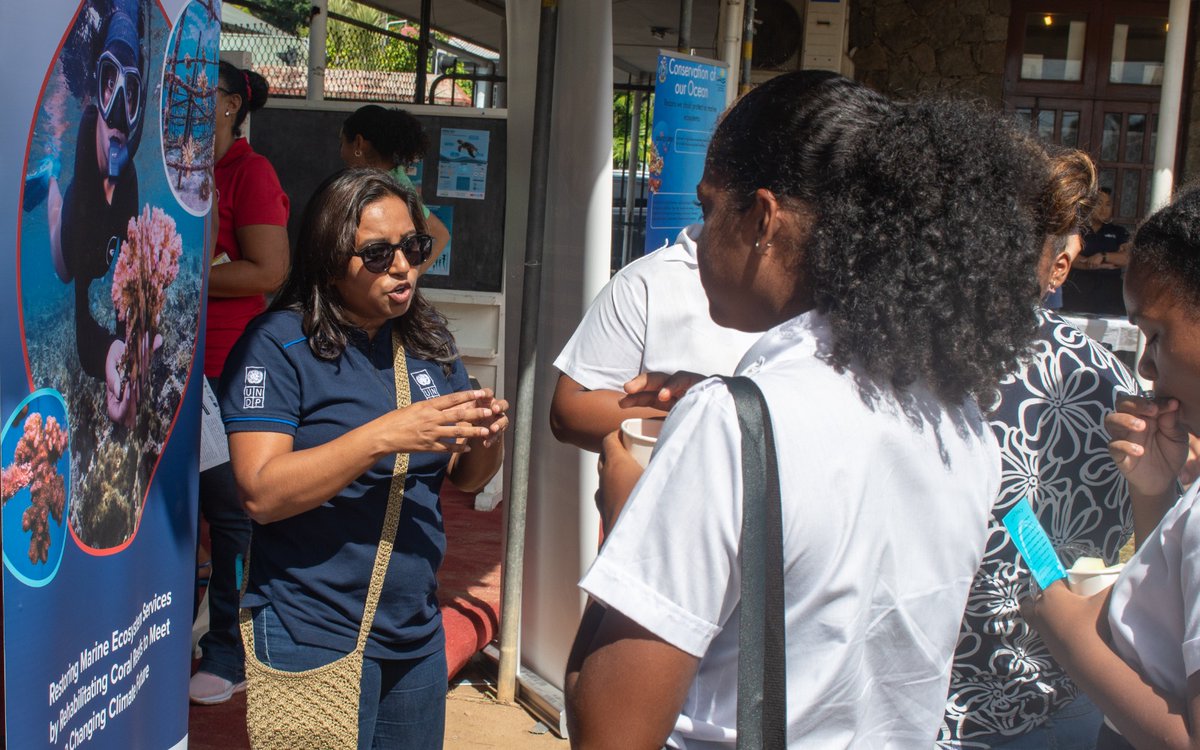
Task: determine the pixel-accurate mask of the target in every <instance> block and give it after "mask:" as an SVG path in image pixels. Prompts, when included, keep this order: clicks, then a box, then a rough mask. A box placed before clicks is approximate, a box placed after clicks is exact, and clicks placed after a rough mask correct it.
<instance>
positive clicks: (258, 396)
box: [242, 367, 267, 409]
mask: <svg viewBox="0 0 1200 750" xmlns="http://www.w3.org/2000/svg"><path fill="white" fill-rule="evenodd" d="M266 400H267V368H265V367H247V368H246V377H245V382H244V383H243V384H242V408H243V409H261V408H263V405H264V404H265V402H266Z"/></svg>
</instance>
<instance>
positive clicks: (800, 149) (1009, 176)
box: [706, 71, 1047, 402]
mask: <svg viewBox="0 0 1200 750" xmlns="http://www.w3.org/2000/svg"><path fill="white" fill-rule="evenodd" d="M706 168H707V170H708V174H709V175H710V176H711V179H712V180H713V182H714V184H715V185H717V186H718V187H721V188H724V189H725V190H727V191H729V193H730V195H731V197H732V198H733V200H734V201H736V205H738V206H739V207H741V208H743V209H744V208H746V207H748V206H749V205H750V203H751V200H752V198H753V195H754V192H755V190H756V189H759V188H765V189H767V190H770V191H771V192H772V193H774V194H775V196H776V197H777V198H778V199H779V200H781V201H788V200H793V201H799V202H801V203H802V204H803V205H804V207H806V208H807V209H808V210H809V211H811V213H812V216H813V225H812V229H811V233H810V236H809V239H808V241H807V242H806V243H805V244H804V246H803V248H802V250H801V251H800V252H799V253H798V254H797V262H798V263H800V264H801V267H802V269H803V271H804V276H805V277H806V280H807V284H808V287H809V288H808V291H809V293H810V294H811V295H812V299H813V302H814V304H815V307H816V309H817V310H818V311H819V312H821V313H823V314H824V315H825V316H826V317H827V319H828V321H829V324H830V326H831V330H832V333H833V343H832V349H831V351H830V352H829V353H828V355H827V357H828V359H829V361H830V363H831V364H832V365H833V366H834V367H836V368H838V369H839V370H844V369H845V368H846V367H848V366H849V365H850V364H851V363H852V362H854V363H857V365H858V366H860V367H861V368H863V370H864V371H865V372H866V374H867V375H868V376H869V377H871V378H873V379H876V380H878V381H880V382H890V383H891V384H892V385H893V386H894V387H896V388H898V389H903V388H906V387H907V386H909V385H911V384H913V383H914V382H916V381H918V380H924V381H925V382H926V383H927V384H928V385H929V386H930V388H931V389H932V390H933V391H934V392H935V393H936V394H937V395H938V396H939V397H940V398H942V399H943V400H946V401H952V402H953V401H959V400H961V399H962V398H964V397H966V396H968V395H974V396H983V395H985V394H988V393H991V392H993V391H994V389H995V387H996V384H997V383H998V382H999V381H1000V379H1001V378H1002V377H1003V376H1004V375H1005V374H1006V373H1008V372H1011V371H1012V369H1013V368H1014V366H1015V365H1016V363H1017V359H1018V358H1019V357H1020V356H1021V355H1023V354H1024V353H1025V352H1026V351H1027V350H1028V347H1029V345H1030V344H1031V342H1032V340H1033V338H1034V336H1035V334H1036V331H1037V319H1036V316H1035V312H1034V310H1035V305H1036V303H1037V301H1038V297H1039V286H1038V282H1037V264H1038V259H1039V257H1040V254H1041V250H1042V240H1043V236H1044V231H1043V230H1044V228H1045V227H1044V219H1043V218H1042V215H1043V212H1042V211H1041V210H1040V206H1039V201H1040V199H1041V197H1042V193H1043V190H1044V188H1045V184H1046V179H1047V168H1046V157H1045V154H1044V153H1043V152H1041V150H1040V149H1038V148H1035V147H1034V146H1033V145H1032V144H1031V142H1030V141H1029V140H1028V139H1026V138H1021V137H1020V136H1019V135H1018V133H1017V131H1016V130H1015V128H1014V127H1013V125H1012V124H1011V123H1010V122H1009V121H1008V120H1007V119H1005V118H1003V117H1001V116H999V115H998V114H995V113H990V112H986V111H983V110H981V109H979V108H977V107H975V106H972V105H969V104H966V103H961V102H950V101H919V102H914V103H895V102H891V101H889V100H887V99H886V98H884V97H883V96H882V95H880V94H878V93H875V92H873V91H871V90H870V89H868V88H866V87H865V86H863V85H861V84H858V83H855V82H853V81H850V80H848V79H846V78H843V77H841V76H838V75H835V74H832V73H823V72H815V71H805V72H799V73H792V74H788V75H783V76H779V77H777V78H774V79H772V80H770V81H768V82H767V83H764V84H763V85H761V86H759V87H758V88H756V89H754V90H752V91H751V92H750V93H748V94H746V95H745V96H743V97H742V98H741V99H740V100H738V102H737V103H735V104H734V106H733V108H732V109H731V110H730V111H729V112H728V113H727V114H726V115H725V117H724V118H723V119H722V120H721V122H720V123H719V124H718V126H717V130H716V133H715V134H714V136H713V139H712V141H711V143H710V145H709V152H708V158H707V163H706Z"/></svg>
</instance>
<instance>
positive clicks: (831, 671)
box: [580, 313, 1000, 750]
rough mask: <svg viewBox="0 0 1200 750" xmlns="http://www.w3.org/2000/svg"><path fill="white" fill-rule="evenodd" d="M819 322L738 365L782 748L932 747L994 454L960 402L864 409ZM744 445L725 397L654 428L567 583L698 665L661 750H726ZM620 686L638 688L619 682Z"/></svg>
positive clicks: (914, 393)
mask: <svg viewBox="0 0 1200 750" xmlns="http://www.w3.org/2000/svg"><path fill="white" fill-rule="evenodd" d="M829 342H830V334H829V330H828V326H827V324H826V322H825V320H824V319H823V318H822V317H821V316H819V315H818V314H816V313H807V314H805V315H801V316H799V317H797V318H794V319H792V320H790V321H788V322H786V323H784V324H782V325H780V326H778V327H776V328H774V329H772V330H771V331H768V332H767V333H766V334H765V335H764V336H763V337H762V340H760V341H759V342H758V343H757V344H755V345H754V347H752V348H751V350H750V351H749V352H747V353H746V357H745V359H743V360H742V364H741V365H740V366H739V374H744V375H748V376H750V377H751V378H753V380H754V382H755V383H757V384H758V386H759V387H760V388H761V389H762V390H763V392H764V394H765V395H766V399H767V403H768V404H769V408H770V412H771V424H772V425H773V429H774V433H775V443H776V446H777V450H778V457H779V471H780V487H781V492H782V497H783V533H784V560H785V583H784V586H785V606H786V612H785V626H786V629H787V663H788V670H787V685H788V687H787V690H788V695H787V712H788V743H789V746H790V747H794V748H795V747H803V748H846V747H851V746H853V747H870V748H922V750H927V749H928V748H930V747H932V745H933V742H934V738H935V737H936V736H937V732H938V727H939V726H940V724H941V720H942V710H943V708H944V706H945V700H946V690H947V687H948V684H949V679H950V666H951V661H952V657H953V654H954V646H955V642H956V640H957V637H958V627H959V623H960V622H961V620H962V614H963V607H964V605H965V603H966V599H967V591H968V589H969V588H970V586H971V581H972V578H973V577H974V574H975V571H976V570H977V569H978V567H979V562H980V559H981V558H982V556H983V547H984V540H985V537H986V533H987V522H988V517H989V513H990V510H991V507H992V503H993V501H994V500H995V498H996V494H997V491H998V489H999V484H1000V456H999V450H998V448H997V446H996V442H995V439H994V438H993V437H992V432H991V429H990V428H989V427H988V425H987V423H986V422H985V421H984V419H983V417H982V415H981V414H980V413H979V410H978V408H977V406H976V405H975V403H974V402H973V401H971V402H967V403H965V404H963V405H960V406H955V407H946V406H945V405H943V404H942V403H941V402H939V401H938V400H936V399H935V398H933V397H932V396H931V395H930V394H929V392H928V391H927V390H925V389H924V388H921V387H918V388H914V389H912V390H910V391H909V392H908V393H907V395H905V396H904V397H903V403H900V402H898V401H897V398H896V396H894V395H893V394H892V392H891V391H890V389H886V388H885V389H881V390H880V391H879V392H877V393H876V394H875V402H874V403H875V405H874V408H871V407H869V406H868V405H867V404H866V403H865V401H864V395H863V394H862V393H861V392H860V391H859V389H858V387H857V386H856V385H855V375H856V373H857V374H859V375H861V372H859V371H858V370H857V369H856V368H850V369H849V370H848V371H847V372H845V373H843V374H838V373H837V372H835V371H834V370H833V368H832V367H830V366H829V365H827V364H825V363H824V362H823V361H822V360H821V359H820V358H819V357H818V356H817V354H818V352H819V351H824V350H825V349H826V347H827V345H828V344H829ZM740 445H741V435H740V432H739V429H738V422H737V415H736V412H735V409H734V405H733V399H732V397H730V395H729V393H728V391H727V389H726V388H725V386H724V384H723V383H721V382H720V381H718V380H716V379H710V380H706V381H704V382H703V383H701V384H700V385H698V386H696V387H694V388H693V389H692V390H690V391H689V392H688V394H687V396H686V397H685V398H684V399H683V400H682V401H680V403H679V404H678V405H677V406H676V407H675V408H674V409H673V410H672V411H671V413H670V415H669V416H668V417H667V422H666V425H665V428H664V432H663V435H662V437H661V438H660V440H659V442H658V445H657V447H656V449H655V452H654V455H653V458H652V460H651V462H650V465H649V467H648V468H647V469H646V472H645V473H644V474H643V475H642V478H641V480H640V481H639V482H638V484H637V486H636V487H635V488H634V491H633V494H632V496H631V498H630V500H629V502H628V504H627V505H626V506H625V508H624V510H623V511H622V513H621V516H620V518H619V520H618V522H617V524H616V526H615V528H614V529H613V532H612V534H611V535H610V536H609V537H608V539H607V541H606V542H605V544H604V547H603V549H602V550H601V551H600V555H599V557H597V559H596V561H595V563H593V565H592V567H591V569H590V570H589V571H588V572H587V574H586V575H585V576H584V578H583V580H582V581H581V582H580V587H581V588H583V590H584V591H586V592H587V593H589V594H591V595H592V596H593V597H595V598H596V599H598V600H600V601H601V602H603V603H604V604H605V605H606V606H608V607H612V608H614V609H616V610H618V611H620V612H621V613H622V614H624V615H625V616H626V617H629V618H630V619H632V620H634V621H635V622H637V623H638V624H640V625H641V626H642V627H645V628H646V629H648V630H650V631H651V632H652V633H654V634H655V635H657V636H658V637H660V638H662V639H663V640H664V641H666V642H667V643H670V644H672V645H674V646H675V647H677V648H679V649H681V650H683V651H685V652H687V653H689V654H692V655H694V656H697V657H700V666H699V671H698V672H697V674H696V678H695V681H694V682H693V684H692V686H691V688H690V690H689V692H688V696H687V699H686V701H685V702H684V706H683V711H682V713H681V715H680V717H679V719H678V721H677V722H676V725H675V730H674V731H673V732H672V734H671V736H670V740H669V745H670V746H671V747H675V748H686V749H687V750H693V749H695V748H728V747H733V745H734V743H735V741H736V725H737V720H736V702H737V699H736V691H737V631H738V606H739V604H738V603H739V599H740V576H739V568H738V565H739V561H738V547H739V543H738V537H739V531H740V527H741V515H742V513H741V511H742V501H741V497H742V476H741V468H740V466H741V448H740ZM631 678H636V676H632V675H631Z"/></svg>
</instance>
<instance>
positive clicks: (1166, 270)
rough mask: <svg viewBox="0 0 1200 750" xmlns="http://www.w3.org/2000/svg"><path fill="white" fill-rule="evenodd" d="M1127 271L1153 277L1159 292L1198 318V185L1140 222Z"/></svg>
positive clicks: (1199, 251)
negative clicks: (1172, 298) (1170, 296)
mask: <svg viewBox="0 0 1200 750" xmlns="http://www.w3.org/2000/svg"><path fill="white" fill-rule="evenodd" d="M1126 274H1127V275H1128V277H1133V278H1139V279H1153V280H1154V281H1155V283H1156V284H1158V289H1159V290H1160V292H1161V293H1165V294H1170V295H1172V296H1173V297H1174V300H1175V302H1176V303H1178V304H1181V305H1183V306H1184V307H1186V308H1187V309H1190V310H1191V311H1192V313H1193V315H1194V316H1195V317H1197V318H1200V184H1195V183H1193V184H1192V185H1190V186H1188V187H1186V188H1184V189H1182V190H1180V191H1179V192H1178V193H1177V194H1176V196H1175V199H1174V200H1173V201H1171V203H1169V204H1168V205H1166V206H1164V207H1163V208H1161V209H1159V210H1158V211H1157V212H1155V213H1154V214H1153V215H1152V216H1150V218H1148V219H1146V220H1145V221H1144V222H1142V225H1141V226H1140V227H1138V230H1137V233H1136V234H1135V235H1134V238H1133V252H1132V254H1131V255H1130V258H1129V268H1128V269H1127V270H1126Z"/></svg>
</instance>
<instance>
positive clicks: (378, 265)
mask: <svg viewBox="0 0 1200 750" xmlns="http://www.w3.org/2000/svg"><path fill="white" fill-rule="evenodd" d="M397 250H399V251H400V252H402V253H404V259H405V260H406V261H408V265H410V266H413V267H414V268H415V267H416V266H419V265H421V264H423V263H424V262H425V261H427V260H429V256H430V255H432V254H433V238H432V237H430V236H429V235H427V234H410V235H408V236H407V237H405V238H404V239H402V240H400V241H399V242H397V243H396V244H394V245H393V244H391V243H390V242H372V243H371V244H369V245H366V246H364V247H360V248H359V249H358V250H355V251H354V252H353V253H352V255H357V256H358V257H360V258H362V264H363V268H365V269H367V270H368V271H370V272H371V273H385V272H387V270H388V269H389V268H391V267H392V260H393V259H394V258H395V257H396V251H397Z"/></svg>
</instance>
